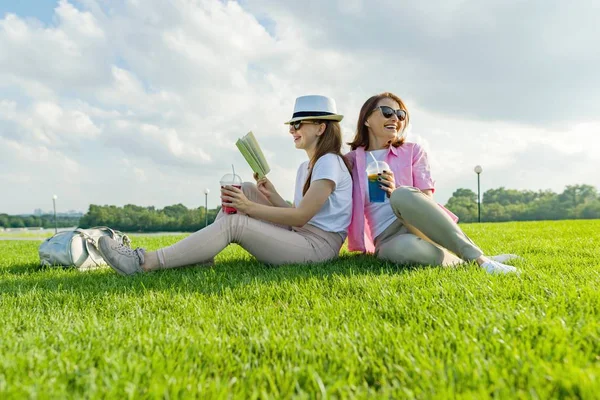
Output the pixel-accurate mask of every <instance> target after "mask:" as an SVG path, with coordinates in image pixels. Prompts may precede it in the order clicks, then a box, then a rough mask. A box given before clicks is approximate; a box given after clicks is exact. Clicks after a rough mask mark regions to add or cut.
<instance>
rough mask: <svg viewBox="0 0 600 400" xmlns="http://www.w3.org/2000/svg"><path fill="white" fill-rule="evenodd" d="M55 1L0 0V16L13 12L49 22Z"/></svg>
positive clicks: (45, 22)
mask: <svg viewBox="0 0 600 400" xmlns="http://www.w3.org/2000/svg"><path fill="white" fill-rule="evenodd" d="M54 7H56V3H55V2H53V1H47V0H46V1H43V0H2V1H0V16H2V17H3V16H4V15H5V14H6V13H13V14H17V15H19V16H23V17H33V18H36V19H38V20H39V21H41V22H43V23H44V24H49V23H51V22H52V17H53V15H54Z"/></svg>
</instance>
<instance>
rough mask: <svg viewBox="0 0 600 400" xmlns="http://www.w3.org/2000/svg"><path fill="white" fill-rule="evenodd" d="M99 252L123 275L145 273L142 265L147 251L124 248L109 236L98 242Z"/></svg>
mask: <svg viewBox="0 0 600 400" xmlns="http://www.w3.org/2000/svg"><path fill="white" fill-rule="evenodd" d="M98 250H100V254H102V257H103V258H104V260H105V261H106V262H107V263H108V265H110V266H111V268H112V269H114V270H115V271H116V272H118V273H119V274H121V275H133V274H139V273H142V272H144V271H143V270H142V267H141V265H142V264H143V263H144V254H145V253H146V251H145V250H144V249H141V248H137V249H135V250H134V249H132V248H130V247H128V246H124V245H122V244H121V243H119V242H117V241H116V240H114V239H111V238H109V237H108V236H102V237H101V238H100V239H99V240H98Z"/></svg>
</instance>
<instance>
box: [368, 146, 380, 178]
mask: <svg viewBox="0 0 600 400" xmlns="http://www.w3.org/2000/svg"><path fill="white" fill-rule="evenodd" d="M369 155H370V156H371V158H372V159H373V161H375V166H376V167H377V173H380V172H381V171H380V170H379V162H377V159H376V158H375V156H374V155H373V152H371V151H370V152H369Z"/></svg>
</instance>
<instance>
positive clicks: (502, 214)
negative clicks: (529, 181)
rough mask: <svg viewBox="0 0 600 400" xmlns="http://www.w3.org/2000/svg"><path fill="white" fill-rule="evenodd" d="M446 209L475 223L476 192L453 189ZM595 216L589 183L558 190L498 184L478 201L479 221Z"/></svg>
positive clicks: (597, 201)
mask: <svg viewBox="0 0 600 400" xmlns="http://www.w3.org/2000/svg"><path fill="white" fill-rule="evenodd" d="M446 208H448V209H449V210H451V211H452V212H453V213H455V214H456V215H457V216H458V217H459V221H460V222H476V221H477V218H478V210H477V193H475V192H473V191H472V190H470V189H463V188H461V189H457V190H456V191H455V192H454V193H453V194H452V197H450V199H448V202H447V203H446ZM597 218H600V195H599V193H598V190H597V189H596V188H595V187H594V186H591V185H569V186H567V187H566V188H565V190H564V191H563V192H562V193H555V192H553V191H551V190H539V191H532V190H515V189H505V188H504V187H501V188H498V189H490V190H487V191H486V192H485V193H484V194H483V198H482V202H481V221H482V222H506V221H539V220H559V219H597Z"/></svg>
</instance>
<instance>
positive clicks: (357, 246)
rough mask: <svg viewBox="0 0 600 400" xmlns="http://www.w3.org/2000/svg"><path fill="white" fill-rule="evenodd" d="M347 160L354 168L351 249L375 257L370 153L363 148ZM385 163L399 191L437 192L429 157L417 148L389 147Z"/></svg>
mask: <svg viewBox="0 0 600 400" xmlns="http://www.w3.org/2000/svg"><path fill="white" fill-rule="evenodd" d="M345 157H346V158H347V159H348V160H349V161H350V163H351V164H352V180H353V188H352V220H351V222H350V226H349V228H348V249H349V250H350V251H361V252H363V253H366V252H368V253H373V252H374V251H375V244H374V240H373V239H374V238H373V236H372V234H371V230H370V229H369V225H368V224H367V223H366V220H365V195H366V193H367V174H366V173H365V171H366V168H367V166H366V164H367V153H366V152H365V149H364V147H359V148H357V149H356V150H353V151H351V152H349V153H348V154H346V156H345ZM385 161H386V163H387V164H388V165H389V166H390V169H391V170H392V172H394V177H395V178H396V187H398V186H412V187H416V188H417V189H421V190H426V189H431V190H435V188H434V183H435V182H434V180H433V179H432V178H431V171H430V168H429V162H428V161H427V153H425V151H423V149H422V148H421V146H419V145H418V144H416V143H408V142H406V143H404V144H403V145H402V146H399V147H394V146H390V148H389V151H388V153H387V156H386V159H385ZM440 207H441V208H442V209H443V210H444V211H446V212H447V213H448V214H449V215H450V217H451V218H452V219H453V220H454V222H456V221H458V217H457V216H456V215H454V214H452V212H451V211H449V210H447V209H446V208H444V207H443V206H442V205H440Z"/></svg>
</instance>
